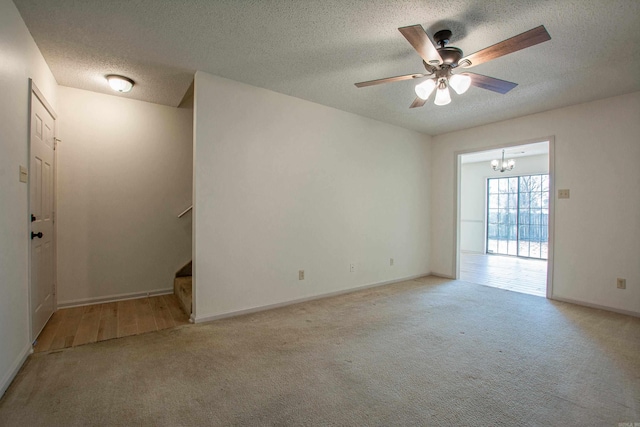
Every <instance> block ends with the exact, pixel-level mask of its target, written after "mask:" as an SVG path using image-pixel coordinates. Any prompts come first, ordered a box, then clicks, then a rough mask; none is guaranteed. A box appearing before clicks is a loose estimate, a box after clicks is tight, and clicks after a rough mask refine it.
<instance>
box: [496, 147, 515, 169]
mask: <svg viewBox="0 0 640 427" xmlns="http://www.w3.org/2000/svg"><path fill="white" fill-rule="evenodd" d="M515 165H516V161H515V160H513V159H509V160H507V161H506V162H505V161H504V150H502V161H500V160H498V159H495V160H491V167H492V168H493V170H494V171H498V172H506V171H510V170H512V169H513V168H514V166H515Z"/></svg>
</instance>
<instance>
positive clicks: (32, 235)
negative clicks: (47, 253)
mask: <svg viewBox="0 0 640 427" xmlns="http://www.w3.org/2000/svg"><path fill="white" fill-rule="evenodd" d="M35 237H37V238H38V239H42V231H38V232H37V233H34V232H33V231H32V232H31V240H33V239H34V238H35Z"/></svg>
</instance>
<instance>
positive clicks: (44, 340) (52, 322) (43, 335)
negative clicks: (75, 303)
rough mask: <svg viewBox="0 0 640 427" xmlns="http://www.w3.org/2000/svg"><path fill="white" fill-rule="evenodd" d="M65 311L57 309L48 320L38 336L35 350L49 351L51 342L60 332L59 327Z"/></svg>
mask: <svg viewBox="0 0 640 427" xmlns="http://www.w3.org/2000/svg"><path fill="white" fill-rule="evenodd" d="M63 315H64V314H63V313H62V312H61V311H56V312H55V313H53V315H52V316H51V319H49V321H48V322H47V324H46V325H45V327H44V329H43V330H42V332H40V335H39V336H38V339H37V340H36V344H35V346H34V347H33V351H34V352H36V353H38V352H40V351H48V350H49V349H50V348H51V343H53V340H54V338H55V336H56V333H57V332H58V328H59V327H60V324H61V323H62V317H63Z"/></svg>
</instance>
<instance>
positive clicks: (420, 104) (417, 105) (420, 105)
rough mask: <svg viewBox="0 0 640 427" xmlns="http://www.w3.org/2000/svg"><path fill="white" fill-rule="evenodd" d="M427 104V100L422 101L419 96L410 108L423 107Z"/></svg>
mask: <svg viewBox="0 0 640 427" xmlns="http://www.w3.org/2000/svg"><path fill="white" fill-rule="evenodd" d="M426 102H427V100H426V99H422V98H420V97H419V96H417V97H416V99H414V100H413V102H412V103H411V106H410V107H409V108H417V107H422V106H423V105H424V104H425V103H426Z"/></svg>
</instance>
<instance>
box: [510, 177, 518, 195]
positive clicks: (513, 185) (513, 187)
mask: <svg viewBox="0 0 640 427" xmlns="http://www.w3.org/2000/svg"><path fill="white" fill-rule="evenodd" d="M517 192H518V177H515V178H509V193H517Z"/></svg>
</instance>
